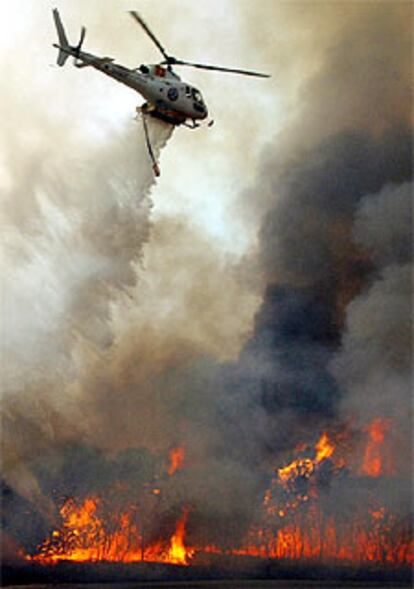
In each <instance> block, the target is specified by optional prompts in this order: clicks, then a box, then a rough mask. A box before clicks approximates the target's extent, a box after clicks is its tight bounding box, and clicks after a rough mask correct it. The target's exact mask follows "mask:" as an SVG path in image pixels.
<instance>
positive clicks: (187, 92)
mask: <svg viewBox="0 0 414 589" xmlns="http://www.w3.org/2000/svg"><path fill="white" fill-rule="evenodd" d="M130 14H131V16H132V17H133V18H134V19H135V20H136V21H137V22H138V24H139V25H140V26H141V27H142V28H143V29H144V31H145V32H146V33H147V34H148V36H149V37H150V38H151V39H152V41H153V42H154V43H155V44H156V46H157V47H158V49H159V50H160V52H161V53H162V55H163V56H164V58H165V60H164V61H163V62H161V63H159V64H154V65H141V66H139V67H138V68H134V69H129V68H126V67H124V66H123V65H121V64H118V63H115V61H114V59H113V58H112V57H99V56H96V55H92V54H91V53H86V52H85V51H82V50H81V48H82V43H83V41H84V38H85V33H86V29H85V27H82V30H81V37H80V41H79V43H78V45H77V46H71V45H70V44H69V42H68V39H67V37H66V33H65V29H64V28H63V24H62V21H61V19H60V15H59V11H58V10H57V8H55V9H54V10H53V18H54V21H55V25H56V29H57V34H58V39H59V43H58V44H54V47H56V48H57V49H58V50H59V53H58V58H57V63H58V65H60V66H63V65H64V64H65V62H66V60H67V58H68V57H70V56H72V57H73V58H74V60H75V66H76V67H78V68H84V67H93V68H95V69H97V70H99V71H100V72H102V73H104V74H106V75H107V76H110V77H111V78H113V79H115V80H117V81H118V82H120V83H121V84H124V85H125V86H128V87H129V88H131V89H132V90H135V91H136V92H138V93H139V94H140V95H141V96H142V97H143V98H144V99H145V100H146V101H147V102H146V103H145V104H144V105H143V106H142V107H140V108H139V109H137V110H139V111H140V112H141V113H142V115H143V123H144V129H145V134H146V139H147V145H148V150H149V153H150V156H151V159H152V160H153V167H154V172H155V173H156V175H159V169H158V166H157V164H156V162H155V157H154V154H153V152H152V148H151V144H150V141H149V135H148V129H147V125H146V121H145V115H149V116H152V117H155V118H158V119H161V120H163V121H165V122H166V123H169V124H172V125H176V126H178V125H182V124H183V125H185V126H187V127H190V128H191V129H195V128H197V127H199V126H200V125H199V123H198V122H197V121H203V120H205V119H206V118H207V116H208V110H207V107H206V104H205V102H204V100H203V97H202V95H201V92H200V91H199V90H198V89H197V88H194V87H193V86H191V85H189V84H188V83H186V82H183V81H182V80H181V78H180V77H179V76H178V75H177V74H176V73H175V72H174V71H173V69H172V66H173V65H184V66H191V67H195V68H199V69H207V70H214V71H222V72H230V73H237V74H244V75H248V76H258V77H263V78H267V77H269V76H268V75H266V74H260V73H257V72H251V71H247V70H240V69H234V68H224V67H220V66H212V65H205V64H198V63H190V62H186V61H182V60H179V59H176V58H175V57H172V56H170V55H168V54H167V53H166V51H165V49H164V47H163V46H162V45H161V43H160V42H159V41H158V39H157V38H156V37H155V35H154V34H153V32H152V31H151V30H150V29H149V28H148V26H147V25H146V23H145V22H144V21H143V19H142V17H141V16H140V15H139V14H138V13H137V12H135V11H131V12H130ZM212 123H213V121H211V122H210V123H209V125H210V126H211V124H212Z"/></svg>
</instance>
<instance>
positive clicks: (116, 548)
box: [27, 497, 194, 565]
mask: <svg viewBox="0 0 414 589" xmlns="http://www.w3.org/2000/svg"><path fill="white" fill-rule="evenodd" d="M100 507H101V500H100V499H99V498H97V497H88V498H86V499H85V500H84V501H83V502H82V503H81V504H80V505H77V504H76V502H75V501H73V499H68V500H67V501H66V502H65V504H64V505H63V507H62V508H61V510H60V513H61V516H62V518H63V524H62V527H61V528H60V529H58V530H54V531H53V532H52V534H51V537H50V538H49V539H47V540H45V542H43V544H41V545H40V546H39V553H38V554H37V555H35V556H28V557H27V559H28V560H33V561H37V562H41V563H43V564H52V563H56V562H59V561H62V560H65V561H68V560H69V561H76V562H96V561H108V562H140V561H144V560H145V561H147V562H163V563H169V564H181V565H188V564H189V562H190V560H191V557H192V556H193V553H194V551H193V550H192V549H189V548H187V547H186V546H185V543H184V540H185V529H186V524H187V519H188V509H185V510H184V513H183V516H182V517H181V518H180V519H179V520H178V522H177V524H176V528H175V532H174V534H173V535H172V536H171V538H170V540H169V542H163V541H158V542H155V543H153V544H151V545H149V546H146V547H145V546H144V541H143V537H142V532H141V530H140V528H139V525H138V524H137V523H135V521H134V520H135V518H134V513H133V511H132V510H131V511H127V512H124V513H121V514H120V515H119V517H115V518H114V521H111V522H104V521H103V520H102V519H101V518H100V517H99V515H98V512H99V508H100Z"/></svg>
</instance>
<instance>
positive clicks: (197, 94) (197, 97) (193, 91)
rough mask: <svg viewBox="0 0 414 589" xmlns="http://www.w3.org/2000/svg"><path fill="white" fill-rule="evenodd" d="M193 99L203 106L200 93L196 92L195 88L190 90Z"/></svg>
mask: <svg viewBox="0 0 414 589" xmlns="http://www.w3.org/2000/svg"><path fill="white" fill-rule="evenodd" d="M192 94H193V98H194V100H195V101H196V102H198V103H199V104H203V97H202V96H201V92H200V91H199V90H197V88H192Z"/></svg>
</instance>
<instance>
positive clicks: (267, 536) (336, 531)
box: [25, 418, 414, 566]
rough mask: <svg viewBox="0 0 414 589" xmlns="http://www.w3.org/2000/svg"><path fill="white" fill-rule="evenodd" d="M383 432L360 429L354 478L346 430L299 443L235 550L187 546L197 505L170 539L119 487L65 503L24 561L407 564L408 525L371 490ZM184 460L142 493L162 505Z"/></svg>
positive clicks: (175, 458)
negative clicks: (212, 558) (219, 558)
mask: <svg viewBox="0 0 414 589" xmlns="http://www.w3.org/2000/svg"><path fill="white" fill-rule="evenodd" d="M389 427H390V424H389V423H388V422H387V421H386V420H381V419H379V418H377V419H375V420H374V421H373V422H372V423H370V424H368V425H367V426H366V427H365V428H364V438H365V440H364V441H365V451H364V452H363V453H362V454H361V456H362V459H361V464H360V465H359V466H358V467H357V468H356V474H353V473H352V472H351V470H350V467H349V465H348V463H347V458H346V455H347V452H349V436H350V433H349V432H347V431H344V430H342V431H340V432H336V433H335V434H328V433H327V432H323V433H322V434H321V435H320V437H319V439H318V440H317V442H316V443H315V444H314V446H313V447H310V446H307V445H301V446H300V447H299V450H298V456H297V457H296V458H295V459H294V460H292V461H291V462H290V463H288V464H286V465H284V466H280V467H278V468H277V469H276V470H275V471H274V473H273V475H272V477H271V480H270V484H269V487H268V488H267V489H266V491H265V493H264V497H263V500H262V503H261V506H260V508H259V509H258V511H257V517H256V521H255V522H254V523H253V524H252V525H251V527H250V530H249V531H248V533H247V534H246V536H245V538H244V539H243V540H242V541H240V543H239V544H237V545H235V546H234V547H231V548H228V547H223V546H220V545H218V544H206V545H204V546H202V545H201V546H200V545H198V544H196V543H194V541H193V540H192V537H191V523H192V518H194V519H196V517H197V508H194V509H192V508H191V507H190V506H189V505H184V506H183V507H182V508H181V510H180V514H179V515H178V517H177V518H176V521H175V524H174V528H173V530H172V531H171V532H170V533H167V532H166V530H164V531H160V530H158V532H157V533H155V532H154V528H153V527H152V526H151V522H148V513H145V499H144V498H143V497H141V498H140V499H136V500H132V499H130V500H129V502H128V503H127V505H125V497H124V500H123V501H121V502H120V494H121V491H124V492H125V490H126V489H125V487H124V486H123V485H122V484H121V483H120V484H119V485H118V490H117V491H116V492H115V493H114V491H113V490H112V491H108V492H107V493H106V494H104V495H102V496H95V495H90V496H87V497H84V498H75V497H70V498H66V499H64V500H63V502H62V505H61V507H60V519H61V524H60V525H59V527H57V528H56V529H55V530H53V531H52V533H51V534H50V536H49V537H48V538H47V539H46V540H45V541H44V542H42V543H41V544H40V545H39V546H38V548H37V550H36V552H35V553H34V554H26V556H25V558H26V559H27V560H29V561H33V562H38V563H41V564H45V565H47V564H53V563H57V562H59V561H75V562H98V561H107V562H123V563H131V562H144V561H145V562H153V563H167V564H178V565H183V566H187V565H190V564H191V562H192V560H193V559H194V562H200V561H203V559H204V561H205V559H206V557H208V555H209V554H210V555H211V554H217V555H231V556H250V557H258V558H262V559H285V560H302V561H304V562H308V563H311V562H318V563H322V562H323V563H332V562H347V563H353V564H358V565H360V564H368V563H371V564H381V565H384V564H392V565H409V564H412V563H413V562H414V552H413V548H414V545H413V541H412V539H411V528H410V522H409V521H401V520H399V519H398V517H397V516H396V515H395V514H394V513H393V512H392V507H391V506H390V505H386V504H384V503H381V502H380V501H379V500H378V498H377V497H376V494H375V486H374V485H373V484H372V482H373V479H376V480H378V479H381V478H382V477H384V476H385V475H386V476H387V477H388V478H389V477H390V473H389V472H386V471H385V470H384V469H385V464H384V461H383V457H384V444H385V442H386V436H387V431H388V429H389ZM184 458H185V451H184V447H180V448H176V449H173V450H171V452H170V463H169V465H168V466H167V476H164V479H163V481H159V482H160V483H161V484H160V485H159V486H157V487H153V488H152V487H151V488H150V487H149V486H146V488H145V491H144V492H145V493H146V495H147V496H148V495H152V496H153V497H155V498H156V499H157V500H158V501H159V502H161V501H162V494H163V492H164V491H163V489H166V488H167V486H168V483H169V481H171V480H172V478H173V477H174V476H175V475H176V472H177V470H179V467H182V466H183V463H184ZM173 467H174V468H173ZM355 481H357V483H358V492H356V494H355V497H354V498H353V500H352V501H351V503H350V504H349V501H350V499H349V496H348V505H346V504H345V503H344V505H343V509H341V508H339V509H338V505H337V502H338V501H341V497H343V487H345V488H349V487H352V486H353V485H354V486H355ZM395 483H397V481H396V480H395ZM161 487H163V489H162V488H161ZM120 504H122V507H119V505H120ZM116 506H118V507H116ZM160 509H162V507H161V506H160ZM188 528H189V529H188Z"/></svg>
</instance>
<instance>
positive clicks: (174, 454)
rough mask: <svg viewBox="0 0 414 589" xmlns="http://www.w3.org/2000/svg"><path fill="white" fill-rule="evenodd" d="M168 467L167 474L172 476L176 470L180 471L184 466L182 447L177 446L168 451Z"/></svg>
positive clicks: (183, 450)
mask: <svg viewBox="0 0 414 589" xmlns="http://www.w3.org/2000/svg"><path fill="white" fill-rule="evenodd" d="M169 457H170V466H169V468H168V471H167V472H168V474H169V475H170V476H172V475H173V474H174V473H175V472H177V470H180V469H181V468H182V467H183V464H184V458H185V449H184V446H178V447H177V448H173V449H172V450H170V454H169Z"/></svg>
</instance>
